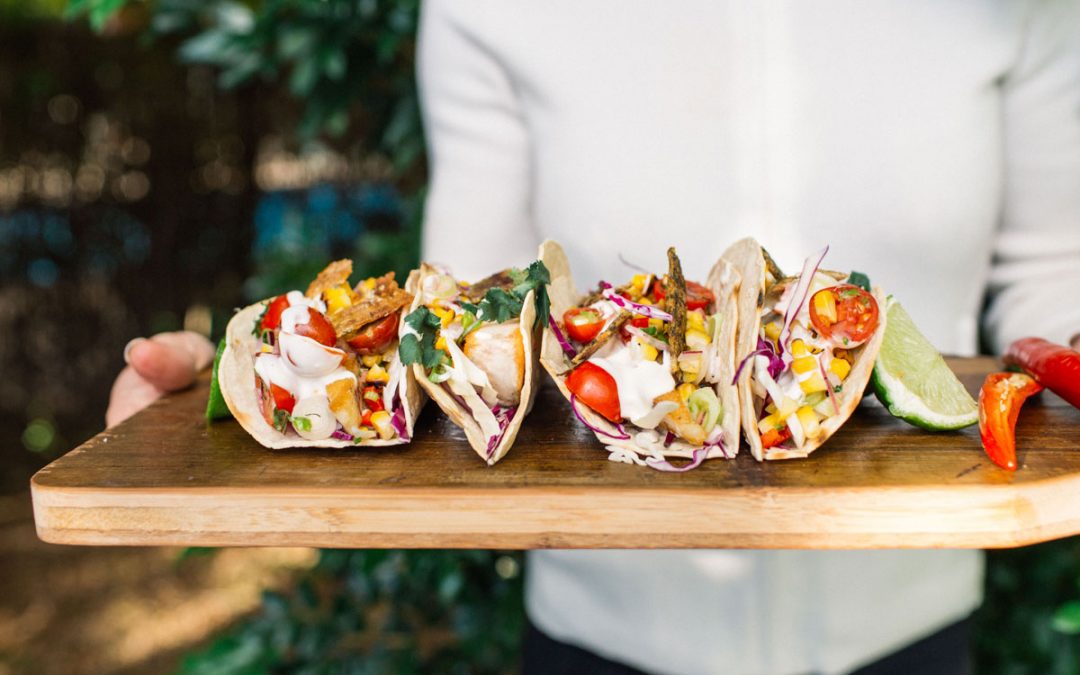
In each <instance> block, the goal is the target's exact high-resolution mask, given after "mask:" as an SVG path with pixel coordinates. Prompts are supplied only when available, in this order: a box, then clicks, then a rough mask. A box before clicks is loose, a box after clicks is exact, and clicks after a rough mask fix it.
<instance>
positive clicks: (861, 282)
mask: <svg viewBox="0 0 1080 675" xmlns="http://www.w3.org/2000/svg"><path fill="white" fill-rule="evenodd" d="M847 281H848V283H849V284H851V285H852V286H858V287H859V288H861V289H863V290H864V291H866V292H867V293H869V292H870V277H868V276H866V275H865V274H863V273H862V272H852V273H851V274H849V275H848V279H847Z"/></svg>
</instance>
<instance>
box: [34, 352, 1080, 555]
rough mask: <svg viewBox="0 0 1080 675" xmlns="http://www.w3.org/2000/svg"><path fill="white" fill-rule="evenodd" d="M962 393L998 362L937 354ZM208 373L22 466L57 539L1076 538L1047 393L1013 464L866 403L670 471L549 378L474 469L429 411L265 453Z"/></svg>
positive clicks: (1070, 416)
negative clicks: (589, 418) (815, 443)
mask: <svg viewBox="0 0 1080 675" xmlns="http://www.w3.org/2000/svg"><path fill="white" fill-rule="evenodd" d="M950 364H951V365H952V367H953V369H954V370H956V371H957V372H958V374H960V376H961V378H962V379H963V380H964V382H965V384H966V385H967V386H968V388H969V389H970V390H971V391H972V392H973V393H974V392H976V391H977V390H978V387H979V385H980V384H981V382H982V379H983V376H984V375H985V374H986V373H987V372H990V371H991V370H995V369H997V368H998V364H996V363H995V362H994V361H993V360H991V359H952V360H951V361H950ZM206 396H207V377H206V376H204V377H203V379H202V380H201V381H200V384H199V386H198V387H196V388H194V389H192V390H190V391H187V392H184V393H181V394H178V395H175V396H171V397H168V398H166V399H163V400H162V401H159V402H158V403H156V404H154V405H153V406H151V407H150V408H148V409H147V410H145V411H143V412H142V413H140V414H138V415H136V416H135V417H133V418H131V419H130V420H128V421H127V422H125V423H123V424H121V425H119V426H117V427H114V428H113V429H110V430H108V431H106V432H103V433H101V434H99V435H98V436H95V437H94V438H92V439H91V440H90V441H88V442H87V443H85V444H83V445H81V446H80V447H78V448H76V449H75V450H73V451H71V452H70V453H68V454H67V455H65V456H64V457H61V458H60V459H58V460H56V461H55V462H53V463H52V464H50V465H49V466H47V467H45V468H44V469H42V470H41V471H39V472H38V474H37V475H36V476H34V478H33V481H32V485H31V488H32V492H33V500H34V517H35V520H36V522H37V530H38V534H39V536H40V537H41V538H42V539H44V540H45V541H49V542H54V543H62V544H93V545H102V544H117V545H199V546H297V545H302V546H319V547H339V548H345V547H358V548H359V547H363V548H382V547H414V548H595V547H611V548H673V547H685V548H818V549H828V548H930V547H979V548H984V547H1008V546H1020V545H1024V544H1030V543H1034V542H1039V541H1044V540H1048V539H1054V538H1057V537H1064V536H1068V535H1073V534H1077V533H1080V410H1077V409H1075V408H1072V407H1071V406H1068V405H1067V404H1066V403H1065V402H1063V401H1062V400H1061V399H1059V398H1057V397H1056V396H1053V395H1050V394H1044V395H1043V396H1041V397H1039V398H1037V399H1033V400H1031V401H1029V402H1028V404H1027V406H1026V407H1025V408H1024V411H1023V413H1022V415H1021V418H1020V423H1019V426H1018V444H1019V447H1020V448H1021V450H1020V462H1021V468H1020V470H1019V471H1017V472H1015V473H1009V472H1007V471H1004V470H1002V469H999V468H997V467H996V466H994V465H993V464H992V463H991V462H990V461H989V460H988V459H987V458H986V457H985V455H984V454H983V452H982V449H981V446H980V444H979V438H978V429H977V428H975V427H971V428H968V429H966V430H964V431H962V432H953V433H939V434H932V433H928V432H925V431H922V430H920V429H916V428H914V427H911V426H908V425H907V424H904V423H903V422H900V421H898V420H896V419H894V418H892V417H890V416H889V415H888V413H887V412H886V411H885V410H884V409H883V408H881V407H880V405H877V404H876V401H875V402H874V404H873V405H866V404H864V406H863V407H862V408H861V409H860V410H859V411H858V412H857V413H856V414H855V415H854V416H853V417H852V419H851V420H850V421H849V422H848V424H847V425H845V426H844V428H843V429H841V430H840V432H839V433H838V434H836V435H835V436H834V437H833V438H832V439H831V440H830V441H829V442H828V443H826V444H825V446H824V447H822V448H821V449H819V450H818V451H817V452H815V453H814V454H813V455H811V457H810V458H809V459H804V460H789V461H781V462H767V463H764V464H759V463H757V462H755V461H754V460H753V459H752V458H750V457H749V456H748V455H747V454H740V456H739V457H738V459H736V460H732V461H724V460H712V461H709V462H706V463H705V464H704V465H702V466H701V467H700V468H698V469H696V470H694V471H691V472H688V473H685V474H667V473H660V472H657V471H654V470H652V469H647V468H642V467H638V466H631V465H626V464H619V463H615V462H610V461H608V460H607V452H606V451H605V450H604V449H603V447H602V446H601V444H599V443H598V442H597V441H596V440H595V439H594V438H593V436H592V434H591V433H589V431H588V430H587V429H585V428H584V427H583V426H582V425H581V424H579V423H578V422H577V421H576V420H575V419H574V418H573V417H572V415H571V412H570V409H569V407H568V406H567V404H566V403H565V402H564V401H563V399H562V398H561V397H560V396H559V394H558V392H557V391H556V389H555V388H554V386H551V385H550V383H549V384H547V385H545V386H544V387H543V388H542V389H541V391H540V393H539V396H538V399H537V402H536V406H535V408H534V410H533V412H532V414H531V416H530V417H529V418H528V419H527V420H526V423H525V427H524V428H523V429H522V431H521V434H520V435H519V436H518V439H517V443H516V445H515V446H514V448H513V449H512V450H511V452H510V454H509V455H508V456H507V457H506V458H505V459H504V460H502V461H501V462H499V463H498V464H497V465H495V466H494V467H488V466H486V465H485V464H484V463H483V462H482V461H481V460H480V459H479V458H478V457H477V456H476V455H475V454H474V453H473V451H472V450H471V449H470V448H469V446H468V445H467V443H466V442H465V438H464V435H463V434H462V433H461V431H460V430H459V429H457V428H456V427H455V426H453V425H452V424H451V423H450V422H449V421H448V420H447V419H446V418H445V417H444V416H443V415H442V414H441V412H440V411H439V410H438V409H437V407H436V406H434V405H431V404H429V405H428V406H427V407H426V408H425V410H424V413H423V414H422V416H421V420H420V423H419V425H418V428H417V433H416V439H415V440H414V442H413V443H412V444H410V445H407V446H400V447H398V448H383V449H356V450H351V449H350V450H286V451H282V450H277V451H270V450H266V449H264V448H262V447H261V446H259V445H258V444H256V443H255V441H254V440H252V439H251V438H250V437H249V436H248V435H247V434H246V433H244V431H243V430H242V429H241V428H240V427H239V425H237V424H236V423H235V422H233V421H231V420H230V421H226V422H218V423H215V424H212V425H207V424H206V423H205V422H204V420H203V417H202V411H203V407H204V405H205V401H206Z"/></svg>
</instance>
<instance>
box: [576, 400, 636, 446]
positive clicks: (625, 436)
mask: <svg viewBox="0 0 1080 675" xmlns="http://www.w3.org/2000/svg"><path fill="white" fill-rule="evenodd" d="M577 406H578V404H577V396H576V395H574V394H570V409H571V410H573V411H574V416H575V417H577V418H578V421H580V422H581V423H582V424H584V425H585V426H587V427H588V428H589V431H592V432H594V433H597V434H600V435H601V436H607V437H608V438H614V439H615V440H617V441H628V440H630V434H628V433H626V429H624V428H623V425H621V424H616V425H615V430H616V431H618V432H619V433H620V434H622V435H621V436H616V435H615V434H613V433H611V432H610V431H604V430H603V429H601V428H600V427H598V426H596V425H595V424H590V423H589V420H587V419H585V416H584V415H582V414H581V411H580V410H578V407H577Z"/></svg>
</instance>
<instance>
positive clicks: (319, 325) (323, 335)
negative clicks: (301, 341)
mask: <svg viewBox="0 0 1080 675" xmlns="http://www.w3.org/2000/svg"><path fill="white" fill-rule="evenodd" d="M296 334H297V335H301V336H303V337H307V338H311V339H312V340H314V341H315V342H318V343H319V344H322V345H326V346H327V347H333V346H334V345H336V344H337V333H336V332H334V327H333V326H332V325H331V324H330V322H329V321H327V320H326V317H325V316H323V315H322V314H321V313H320V312H318V311H317V310H314V309H311V308H310V307H309V308H308V320H307V323H298V324H296Z"/></svg>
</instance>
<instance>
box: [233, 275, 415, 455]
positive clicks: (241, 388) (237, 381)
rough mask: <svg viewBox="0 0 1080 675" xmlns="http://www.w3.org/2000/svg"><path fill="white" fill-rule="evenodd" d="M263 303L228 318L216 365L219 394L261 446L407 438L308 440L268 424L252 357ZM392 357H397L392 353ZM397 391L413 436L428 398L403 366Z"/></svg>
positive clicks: (369, 443)
mask: <svg viewBox="0 0 1080 675" xmlns="http://www.w3.org/2000/svg"><path fill="white" fill-rule="evenodd" d="M417 282H418V274H417V272H416V271H415V270H414V271H413V272H412V273H410V274H409V279H408V281H407V282H406V284H405V287H406V288H407V289H409V290H414V289H415V288H416V287H417V286H416V284H417ZM265 306H266V303H265V301H264V302H258V303H255V304H254V305H249V306H248V307H245V308H244V309H242V310H240V311H239V312H237V313H236V315H235V316H233V318H232V320H230V321H229V325H228V327H227V328H226V329H225V350H224V351H223V352H222V354H221V363H220V364H219V365H218V384H219V385H220V386H221V395H222V397H223V398H224V399H225V404H226V405H228V406H229V411H230V412H232V415H233V417H235V418H236V421H237V422H239V423H240V426H242V427H243V428H244V430H245V431H247V432H248V433H249V434H251V436H252V437H253V438H254V439H255V440H256V441H258V442H259V443H261V444H262V445H263V446H265V447H267V448H270V449H272V450H277V449H281V448H355V447H373V446H383V445H401V444H402V443H408V442H409V441H408V440H406V439H404V438H393V439H390V440H383V439H381V438H373V439H371V440H362V441H360V442H359V443H357V442H354V441H346V440H340V439H337V438H326V439H323V440H321V441H309V440H307V439H304V438H300V437H299V436H297V435H296V434H295V433H293V432H289V433H288V434H282V433H281V432H280V431H278V430H277V429H275V428H274V427H272V426H271V425H270V424H267V422H266V420H265V419H264V418H263V415H262V411H261V410H260V407H259V394H258V387H257V383H256V380H255V359H254V358H253V356H254V355H255V354H256V353H257V352H258V350H259V346H260V345H259V338H258V337H256V336H255V335H254V334H252V332H251V328H252V326H254V325H255V321H256V320H257V319H258V318H259V316H260V315H261V314H262V312H263V309H264V308H265ZM404 318H405V313H404V312H402V317H401V322H400V323H399V324H398V334H399V335H400V334H401V327H402V326H403V325H404ZM395 358H398V357H397V356H396V355H395ZM398 393H399V395H400V396H401V404H402V406H403V407H404V409H405V429H406V431H407V432H408V434H409V438H410V439H411V438H412V435H413V427H414V425H415V424H416V417H417V415H419V414H420V409H421V408H422V407H423V405H424V402H425V401H426V400H427V399H426V397H425V396H424V392H423V389H421V388H420V387H418V386H417V384H416V378H415V377H414V375H413V372H412V369H411V368H403V369H402V373H401V379H400V381H399V382H398Z"/></svg>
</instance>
